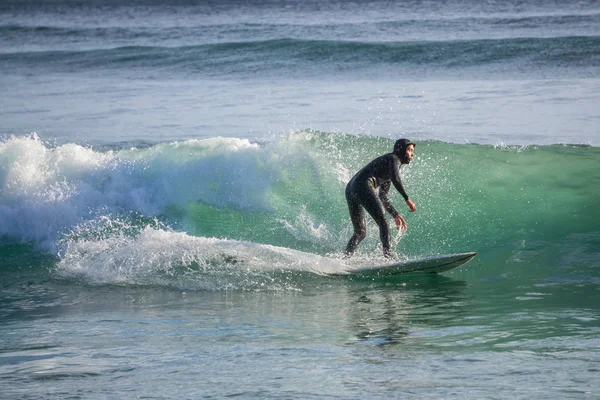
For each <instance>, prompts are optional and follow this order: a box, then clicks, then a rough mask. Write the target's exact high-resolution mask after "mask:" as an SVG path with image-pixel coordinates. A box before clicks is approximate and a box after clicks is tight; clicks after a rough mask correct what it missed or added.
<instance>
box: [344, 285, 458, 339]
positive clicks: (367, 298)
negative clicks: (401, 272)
mask: <svg viewBox="0 0 600 400" xmlns="http://www.w3.org/2000/svg"><path fill="white" fill-rule="evenodd" d="M466 288H467V284H466V282H464V281H459V280H455V279H452V278H448V277H446V276H442V275H423V276H410V277H404V278H403V279H402V280H401V281H400V280H398V281H397V282H393V281H388V282H386V283H380V284H377V285H369V286H368V287H364V286H360V285H357V286H355V287H353V288H351V289H350V295H351V297H354V300H353V301H351V302H350V304H349V311H348V313H349V315H350V318H349V320H350V321H351V326H350V327H349V330H352V331H354V332H356V339H357V342H358V343H361V344H365V345H374V346H389V345H395V344H400V343H406V342H407V341H410V338H411V337H416V336H419V335H420V333H418V332H420V331H428V330H431V328H432V327H434V328H436V329H437V328H443V327H449V326H453V325H454V324H455V322H456V320H457V319H460V318H462V317H463V316H464V315H465V307H466V304H467V297H466V294H465V292H466Z"/></svg>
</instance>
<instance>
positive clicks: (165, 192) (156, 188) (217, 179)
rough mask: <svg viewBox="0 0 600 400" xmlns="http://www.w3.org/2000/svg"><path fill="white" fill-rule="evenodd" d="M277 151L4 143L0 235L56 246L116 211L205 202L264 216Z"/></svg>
mask: <svg viewBox="0 0 600 400" xmlns="http://www.w3.org/2000/svg"><path fill="white" fill-rule="evenodd" d="M274 157H275V158H276V157H277V154H275V153H273V152H272V150H267V149H264V148H261V147H259V146H258V145H256V144H252V143H250V142H249V141H248V140H246V139H235V138H211V139H206V140H191V141H187V142H180V143H172V144H161V145H157V146H153V147H151V148H149V149H143V150H136V149H131V150H125V151H108V152H98V151H94V150H92V149H90V148H85V147H83V146H79V145H76V144H66V145H63V146H58V147H51V146H47V145H46V144H44V143H43V142H42V141H41V140H39V138H38V137H37V135H35V134H32V135H30V136H27V137H19V138H17V137H12V138H9V139H7V140H4V141H2V142H0V236H8V237H11V238H13V239H17V240H20V241H34V242H42V243H45V244H46V245H49V246H51V247H52V246H53V244H54V243H55V242H56V240H57V239H58V238H60V237H61V236H62V235H63V234H64V233H65V232H68V231H69V230H70V229H72V228H73V227H75V226H77V225H79V224H81V223H84V222H85V221H89V220H93V219H95V218H96V217H98V216H99V215H105V214H111V213H117V214H118V213H125V214H126V213H131V212H134V213H138V214H140V215H143V216H147V217H152V216H156V215H159V214H160V213H161V212H164V210H165V209H166V208H167V207H171V206H175V207H182V206H185V205H186V204H188V203H189V202H192V201H203V202H205V203H208V204H211V205H215V206H218V207H231V208H237V209H252V210H264V209H268V208H269V207H270V203H269V198H268V189H269V187H270V186H271V184H272V182H273V181H274V180H278V179H279V175H278V174H279V170H278V168H277V163H276V161H277V160H275V161H273V160H272V159H273V158H274Z"/></svg>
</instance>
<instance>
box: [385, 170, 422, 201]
mask: <svg viewBox="0 0 600 400" xmlns="http://www.w3.org/2000/svg"><path fill="white" fill-rule="evenodd" d="M390 164H391V168H392V170H391V171H390V176H391V177H392V182H393V183H394V187H395V188H396V190H397V191H398V193H400V195H401V196H402V197H403V198H404V201H405V202H406V205H407V206H408V208H409V209H410V211H411V212H412V211H416V210H417V206H416V205H415V203H414V202H413V201H412V200H411V199H409V198H408V194H406V190H404V185H403V184H402V180H401V179H400V165H401V164H400V162H393V163H390ZM388 188H389V184H388Z"/></svg>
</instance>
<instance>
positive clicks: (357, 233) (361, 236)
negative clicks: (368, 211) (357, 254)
mask: <svg viewBox="0 0 600 400" xmlns="http://www.w3.org/2000/svg"><path fill="white" fill-rule="evenodd" d="M354 237H355V238H356V239H357V240H358V241H359V242H361V241H362V240H363V239H364V238H365V237H367V230H366V229H365V228H360V229H357V230H355V231H354Z"/></svg>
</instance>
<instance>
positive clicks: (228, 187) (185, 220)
mask: <svg viewBox="0 0 600 400" xmlns="http://www.w3.org/2000/svg"><path fill="white" fill-rule="evenodd" d="M392 145H393V140H390V139H386V138H374V137H362V136H352V135H344V134H329V133H321V132H314V131H299V132H296V133H293V134H289V135H286V136H282V137H280V138H278V139H276V140H273V141H270V142H265V143H253V142H250V141H248V140H246V139H236V138H220V137H215V138H210V139H205V140H189V141H183V142H174V143H161V144H155V145H148V146H147V147H142V148H135V147H133V148H127V149H118V148H117V149H112V150H97V149H92V148H86V147H82V146H80V145H77V144H73V143H71V144H66V145H61V146H52V145H49V144H47V143H44V142H42V141H40V140H39V139H38V138H37V137H36V136H35V135H32V136H28V137H13V138H9V139H6V140H4V141H2V142H1V143H0V188H1V190H0V237H2V239H1V242H0V252H2V254H3V255H4V257H5V259H6V260H9V262H8V263H7V264H6V265H5V266H4V267H3V268H13V267H14V266H16V265H23V264H25V265H27V264H31V260H32V259H34V258H35V257H37V256H35V257H34V256H33V255H36V254H37V255H40V254H41V255H42V259H45V260H46V261H45V262H43V263H42V264H44V263H45V264H48V263H49V264H51V268H50V269H51V271H52V273H53V274H55V275H56V276H59V277H61V278H66V279H76V280H79V279H83V280H84V281H85V282H88V283H99V284H100V283H101V284H104V283H111V284H142V285H145V284H151V285H167V286H176V287H184V288H199V289H222V288H229V287H242V288H256V287H259V288H260V287H263V286H264V285H267V286H269V285H271V287H272V286H273V285H275V286H277V287H278V288H279V287H287V285H288V283H287V282H288V279H289V276H288V275H286V274H291V275H302V276H304V275H307V274H308V275H309V276H313V275H315V274H316V275H318V274H322V273H327V272H332V271H337V270H339V269H342V268H345V267H346V266H345V264H344V263H343V262H342V261H339V260H338V257H339V255H340V252H341V250H342V249H343V248H344V246H345V243H346V241H347V240H348V238H349V236H350V234H351V226H350V222H349V218H348V215H347V209H346V204H345V200H344V195H343V193H344V187H345V184H346V182H347V181H348V180H349V178H350V177H351V175H352V174H353V173H354V172H355V171H357V170H358V169H359V168H361V167H362V166H363V165H364V164H365V163H366V162H368V161H369V160H370V159H372V158H374V157H376V156H378V155H380V154H383V153H385V152H388V151H389V150H390V149H391V147H392ZM417 152H418V157H417V159H416V160H415V161H414V162H413V163H412V164H411V165H410V166H408V167H406V168H405V169H404V170H403V172H402V174H403V179H404V183H405V186H406V187H407V191H408V193H409V195H410V197H411V198H412V199H413V200H414V201H415V203H416V204H417V207H418V211H417V212H415V213H408V212H407V210H406V207H404V204H403V202H402V201H401V200H402V199H401V198H400V196H399V195H396V194H394V195H393V196H392V201H393V202H394V203H395V205H396V206H397V208H398V210H400V211H401V212H402V213H403V214H404V215H405V217H406V219H407V222H408V225H409V230H408V231H407V232H406V233H405V234H404V235H402V236H396V237H395V238H394V245H395V246H396V250H397V252H398V254H399V256H400V257H406V258H414V257H426V256H432V255H437V254H447V253H453V252H462V251H471V250H472V251H478V252H479V253H480V257H483V258H485V257H486V256H487V257H500V258H503V259H511V260H517V261H519V260H523V261H524V262H525V261H533V262H541V263H545V264H548V265H549V267H555V268H561V267H564V268H570V267H569V266H572V265H577V266H581V265H582V263H583V265H584V266H585V268H590V270H589V271H593V270H592V269H591V268H596V267H597V260H598V259H600V257H598V256H599V254H598V253H599V251H600V250H599V249H600V246H598V245H599V243H598V240H599V239H600V234H599V233H598V221H600V211H599V210H600V207H599V206H600V204H599V203H600V200H598V197H597V193H596V189H597V187H598V185H599V184H600V172H599V170H598V168H597V166H598V161H599V160H600V150H599V149H598V148H596V147H590V146H572V145H552V146H529V147H503V146H488V145H470V144H469V145H465V144H462V145H461V144H448V143H442V142H434V141H423V142H419V143H418V145H417ZM368 230H369V234H368V237H367V239H365V241H364V242H363V243H362V244H361V246H360V252H359V254H358V257H357V261H356V262H364V261H365V260H367V259H369V260H372V259H373V258H376V257H379V253H380V249H379V243H378V235H377V228H376V226H375V225H374V224H373V223H372V221H369V225H368ZM291 249H293V250H291ZM32 254H33V255H32ZM286 271H287V272H286ZM274 282H275V283H274Z"/></svg>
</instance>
